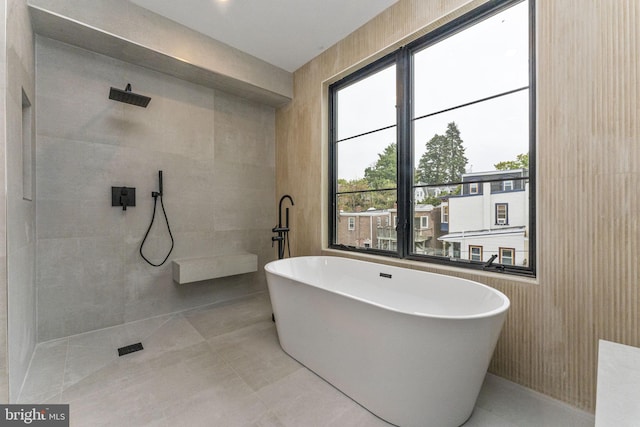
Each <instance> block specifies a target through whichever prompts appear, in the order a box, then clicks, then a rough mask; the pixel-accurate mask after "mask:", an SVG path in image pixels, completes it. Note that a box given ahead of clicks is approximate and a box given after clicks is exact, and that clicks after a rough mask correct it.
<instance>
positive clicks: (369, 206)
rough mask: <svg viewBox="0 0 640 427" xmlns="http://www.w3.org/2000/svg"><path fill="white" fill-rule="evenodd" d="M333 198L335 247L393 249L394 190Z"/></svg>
mask: <svg viewBox="0 0 640 427" xmlns="http://www.w3.org/2000/svg"><path fill="white" fill-rule="evenodd" d="M337 199H338V200H337V202H338V203H337V205H338V210H337V212H336V242H335V243H336V244H342V245H346V246H354V247H357V248H373V249H381V250H389V251H396V250H397V240H398V239H397V234H396V225H395V221H396V218H397V215H398V210H397V209H396V200H397V194H396V191H395V190H387V191H365V192H357V193H349V194H340V195H338V197H337Z"/></svg>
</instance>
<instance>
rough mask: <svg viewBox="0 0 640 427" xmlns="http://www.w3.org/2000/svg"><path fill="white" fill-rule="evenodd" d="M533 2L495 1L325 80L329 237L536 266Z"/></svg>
mask: <svg viewBox="0 0 640 427" xmlns="http://www.w3.org/2000/svg"><path fill="white" fill-rule="evenodd" d="M534 9H535V8H534V0H494V1H489V2H487V3H485V4H484V5H482V6H480V7H479V8H477V9H475V10H473V11H471V12H469V13H467V14H465V15H463V16H462V17H460V18H458V19H456V20H454V21H452V22H450V23H448V24H445V25H444V26H443V27H441V28H439V29H437V30H435V31H433V32H431V33H429V34H427V35H425V36H424V37H422V38H420V39H418V40H416V41H415V42H412V43H410V44H409V45H407V46H404V47H402V48H400V49H398V50H397V51H396V52H393V53H391V54H390V55H387V56H386V57H384V58H382V59H380V60H379V61H377V62H375V63H373V64H370V65H369V66H367V67H365V68H363V69H361V70H359V71H356V72H355V73H353V74H351V75H349V76H347V77H345V78H344V79H342V80H340V81H338V82H336V83H334V84H332V85H331V86H330V87H329V106H330V107H329V108H330V111H329V117H330V132H329V134H330V148H329V165H330V171H329V177H330V182H329V184H330V185H329V188H330V194H329V197H330V199H329V200H330V203H329V205H330V212H329V230H330V236H329V242H330V247H332V248H336V249H344V250H350V251H363V252H365V251H366V252H368V253H371V252H373V253H378V254H381V255H387V256H393V257H400V258H407V259H413V260H419V261H425V262H436V263H445V264H452V263H453V264H456V265H462V266H465V267H469V268H476V269H480V268H487V266H486V262H487V261H488V259H489V258H490V257H491V256H492V255H499V259H504V260H505V262H504V263H503V265H499V264H500V263H495V262H494V263H493V264H492V265H491V266H490V267H488V268H495V266H496V265H497V267H499V268H496V269H495V270H496V271H501V272H507V273H514V274H523V275H530V276H531V275H535V238H534V236H535V123H534V118H535V114H534V112H535V96H534V95H535V73H534V70H535V58H534V48H533V44H534V40H535V37H534V31H533V30H534V13H533V11H534ZM490 207H494V209H491V208H490ZM354 214H356V215H358V218H359V221H363V220H364V222H363V223H366V218H367V217H370V222H371V224H370V227H369V229H368V230H366V228H367V227H366V226H363V227H362V230H364V232H368V234H369V235H368V236H364V238H361V239H360V240H358V241H353V239H349V238H348V237H345V236H346V234H345V233H343V232H342V229H343V228H346V227H347V226H348V224H347V221H345V218H347V217H351V216H352V215H354ZM383 218H384V219H386V221H384V220H382V219H383ZM425 225H426V226H425ZM363 242H367V246H365V244H364V243H363ZM470 247H474V251H475V252H474V253H473V254H472V256H470V253H469V251H465V250H461V248H470ZM478 247H482V250H481V251H478V250H477V249H475V248H478ZM504 247H508V248H510V250H512V251H513V252H512V256H511V257H509V256H508V255H507V256H504V257H503V256H502V255H503V253H502V252H501V249H502V248H504ZM505 255H506V254H505ZM485 258H486V259H485Z"/></svg>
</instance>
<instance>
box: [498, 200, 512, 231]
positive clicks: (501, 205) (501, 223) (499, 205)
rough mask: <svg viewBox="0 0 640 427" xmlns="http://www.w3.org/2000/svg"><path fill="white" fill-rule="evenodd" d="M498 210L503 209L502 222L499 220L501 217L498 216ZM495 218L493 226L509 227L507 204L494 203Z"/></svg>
mask: <svg viewBox="0 0 640 427" xmlns="http://www.w3.org/2000/svg"><path fill="white" fill-rule="evenodd" d="M500 208H504V222H500V219H501V215H499V214H500ZM495 216H496V221H495V225H501V226H503V225H509V203H496V210H495Z"/></svg>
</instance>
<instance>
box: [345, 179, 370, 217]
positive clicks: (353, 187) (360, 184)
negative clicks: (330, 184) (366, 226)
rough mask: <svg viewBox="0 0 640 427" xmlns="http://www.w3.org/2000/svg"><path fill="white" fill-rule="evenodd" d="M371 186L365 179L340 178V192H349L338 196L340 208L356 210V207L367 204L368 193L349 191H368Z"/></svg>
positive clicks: (348, 210) (346, 210)
mask: <svg viewBox="0 0 640 427" xmlns="http://www.w3.org/2000/svg"><path fill="white" fill-rule="evenodd" d="M368 188H369V186H368V184H367V181H365V180H364V179H362V178H360V179H352V180H349V181H347V180H346V179H339V180H338V192H339V193H345V192H346V193H348V194H342V195H340V197H338V209H340V210H343V211H345V212H355V211H356V207H357V206H360V207H361V208H362V207H364V206H366V207H367V208H368V207H369V206H367V204H368V200H367V196H366V194H367V193H364V192H362V193H349V192H351V191H366V190H367V189H368Z"/></svg>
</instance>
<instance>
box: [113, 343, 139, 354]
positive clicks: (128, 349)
mask: <svg viewBox="0 0 640 427" xmlns="http://www.w3.org/2000/svg"><path fill="white" fill-rule="evenodd" d="M142 349H143V347H142V343H141V342H138V343H135V344H131V345H126V346H124V347H120V348H119V349H118V356H124V355H125V354H129V353H133V352H135V351H140V350H142Z"/></svg>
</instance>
